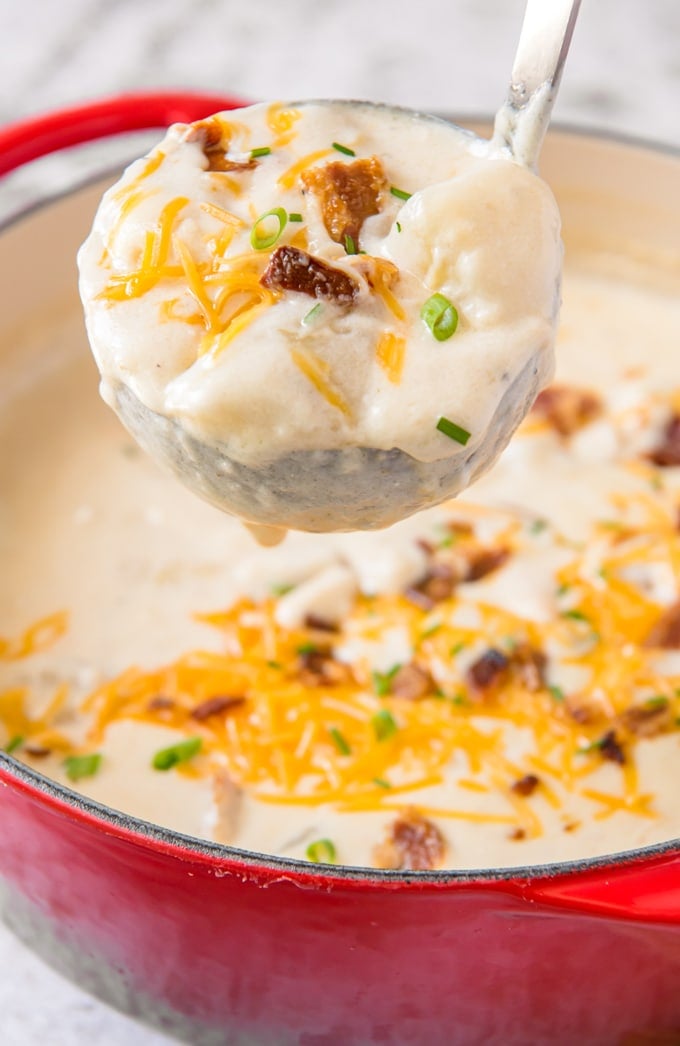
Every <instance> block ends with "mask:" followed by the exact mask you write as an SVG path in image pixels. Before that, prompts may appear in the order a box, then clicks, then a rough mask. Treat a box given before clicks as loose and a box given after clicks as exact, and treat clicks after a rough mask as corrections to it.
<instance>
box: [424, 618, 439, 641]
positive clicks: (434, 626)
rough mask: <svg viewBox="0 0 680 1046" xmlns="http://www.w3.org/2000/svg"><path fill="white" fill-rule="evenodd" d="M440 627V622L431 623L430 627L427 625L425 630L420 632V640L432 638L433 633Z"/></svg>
mask: <svg viewBox="0 0 680 1046" xmlns="http://www.w3.org/2000/svg"><path fill="white" fill-rule="evenodd" d="M441 627H442V623H441V621H433V622H432V624H431V625H428V626H427V627H426V628H424V629H423V630H422V632H421V633H420V638H421V639H427V638H428V636H433V635H434V634H435V632H438V631H439V629H440V628H441Z"/></svg>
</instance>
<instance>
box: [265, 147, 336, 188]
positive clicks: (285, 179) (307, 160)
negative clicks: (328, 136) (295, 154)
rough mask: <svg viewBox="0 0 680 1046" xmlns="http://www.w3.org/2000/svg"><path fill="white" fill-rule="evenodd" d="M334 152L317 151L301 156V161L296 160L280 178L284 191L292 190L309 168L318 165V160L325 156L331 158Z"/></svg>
mask: <svg viewBox="0 0 680 1046" xmlns="http://www.w3.org/2000/svg"><path fill="white" fill-rule="evenodd" d="M332 152H333V150H332V149H315V150H314V152H311V153H307V155H306V156H301V157H300V159H299V160H296V161H295V163H294V164H292V165H291V166H290V167H289V168H288V170H287V171H284V172H283V174H282V175H280V176H279V179H278V182H279V185H280V186H281V188H282V189H292V188H293V186H294V185H295V183H296V182H297V180H298V178H299V177H300V175H301V174H302V172H303V171H305V170H306V169H307V168H308V167H311V166H312V164H314V163H316V162H317V160H322V159H323V158H324V156H329V155H330V154H331V153H332Z"/></svg>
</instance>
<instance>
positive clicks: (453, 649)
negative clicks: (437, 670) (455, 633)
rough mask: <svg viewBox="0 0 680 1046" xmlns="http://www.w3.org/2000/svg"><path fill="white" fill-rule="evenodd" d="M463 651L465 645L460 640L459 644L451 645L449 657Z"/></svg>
mask: <svg viewBox="0 0 680 1046" xmlns="http://www.w3.org/2000/svg"><path fill="white" fill-rule="evenodd" d="M464 649H465V643H464V642H463V641H462V639H461V641H460V642H459V643H454V644H453V646H452V647H451V649H450V650H449V657H455V656H456V654H460V652H461V650H464Z"/></svg>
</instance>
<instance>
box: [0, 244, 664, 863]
mask: <svg viewBox="0 0 680 1046" xmlns="http://www.w3.org/2000/svg"><path fill="white" fill-rule="evenodd" d="M679 334H680V303H679V302H678V300H677V296H676V295H674V294H673V293H672V288H671V287H670V286H666V285H665V283H664V279H663V274H662V273H660V272H659V271H657V270H655V269H654V268H653V267H651V266H650V267H648V268H642V267H640V268H637V267H636V266H633V265H632V263H631V264H630V265H627V264H624V262H622V261H621V260H620V259H612V258H608V257H605V256H595V255H594V254H593V255H588V254H583V255H577V256H575V257H573V258H572V259H570V262H569V264H568V266H567V270H566V273H565V283H564V306H563V313H562V325H561V332H560V335H559V342H558V374H557V380H556V383H555V385H553V386H552V387H551V388H550V389H549V390H546V392H545V393H543V394H542V395H541V397H540V398H539V400H538V402H537V404H536V407H535V409H534V410H533V412H532V413H531V415H530V416H529V418H528V419H527V421H526V422H525V424H524V426H523V428H522V429H521V430H520V433H519V434H518V435H517V436H516V437H515V439H514V440H513V442H512V444H511V445H510V447H509V448H508V450H507V451H506V452H505V454H504V455H503V457H502V458H501V459H500V461H499V462H498V463H497V464H496V466H495V467H494V469H493V470H492V472H490V473H489V474H488V475H487V476H486V477H485V478H484V479H483V480H482V481H480V482H479V483H477V484H476V485H475V486H474V487H473V488H471V489H470V490H469V491H468V492H467V494H466V495H465V497H464V498H463V499H460V500H458V501H455V502H451V503H449V504H447V505H445V506H442V507H441V508H439V509H435V510H431V511H429V512H428V513H426V514H422V515H419V516H415V517H413V518H412V519H410V520H408V521H406V522H404V523H401V524H398V525H397V526H395V527H393V528H391V529H389V530H387V531H383V532H377V533H371V534H363V535H357V534H352V535H324V536H322V535H303V534H295V533H294V534H291V535H289V537H288V538H287V539H286V540H285V542H284V543H283V544H282V545H281V546H280V547H278V548H277V549H269V550H267V549H260V548H258V547H257V546H256V545H255V543H254V542H253V541H252V539H251V538H250V537H249V536H248V535H247V533H246V532H245V531H243V530H242V529H241V527H240V526H239V525H238V524H237V523H236V522H234V521H231V520H229V519H228V518H226V517H225V516H223V515H222V514H220V513H219V512H218V511H216V510H214V509H212V508H211V507H209V506H208V505H206V504H204V503H203V502H201V501H199V500H198V499H196V498H194V497H193V496H192V495H190V494H189V493H187V492H186V491H184V490H183V489H182V488H181V487H179V486H178V485H177V483H176V482H175V481H174V480H173V479H172V478H169V477H167V476H166V475H164V474H162V473H161V472H160V471H158V470H157V468H156V467H155V465H154V464H153V463H152V462H151V461H150V460H148V459H147V458H146V457H145V456H144V455H143V454H142V452H140V451H139V450H138V449H137V448H136V447H135V445H133V444H132V442H131V440H130V438H129V437H128V436H127V435H126V433H125V432H124V430H123V429H122V427H121V426H120V425H119V423H118V422H117V420H116V419H115V417H114V416H113V415H112V414H110V412H109V411H108V410H107V409H106V407H105V406H104V405H103V404H101V402H100V400H99V397H98V393H97V374H96V371H95V368H94V365H93V364H92V363H91V360H90V357H89V351H88V349H87V346H86V342H85V336H84V333H83V331H82V323H81V318H80V315H79V310H78V306H77V303H76V302H75V301H74V302H73V303H67V304H66V305H65V306H64V312H63V315H62V316H61V317H56V319H55V318H54V317H52V319H51V323H50V324H49V326H48V325H47V324H44V325H40V324H36V325H34V327H33V328H32V329H29V330H28V331H24V334H23V336H22V338H21V339H18V340H17V342H16V345H15V346H13V347H12V348H11V350H10V352H9V354H8V357H7V363H6V365H5V371H4V380H3V388H4V392H3V396H4V405H3V410H2V416H1V419H0V427H1V430H2V441H3V447H7V448H9V453H7V454H5V455H3V459H2V461H1V462H0V489H2V492H3V502H2V520H1V529H0V562H1V564H2V572H3V579H4V591H5V598H4V599H3V603H2V607H0V635H1V636H3V637H4V639H3V640H2V642H1V643H0V743H2V744H4V747H5V748H6V749H8V748H9V749H11V750H12V752H13V754H14V755H15V756H16V757H17V758H19V759H22V760H24V761H25V762H27V763H29V764H30V765H31V766H33V767H35V768H36V769H38V770H40V771H41V772H43V773H45V774H47V775H48V776H51V777H54V778H55V779H57V780H59V781H62V782H65V783H67V784H70V785H71V786H72V787H75V788H76V789H78V790H80V791H82V792H83V793H85V794H87V795H90V796H92V797H94V798H96V799H97V800H100V801H102V802H104V803H108V804H110V805H112V806H114V807H116V808H118V809H121V810H125V811H127V812H129V813H132V814H135V815H137V816H139V817H141V818H144V819H147V820H150V821H153V822H157V823H159V824H164V825H169V826H171V827H173V828H176V829H178V830H180V831H182V832H185V833H189V834H192V835H197V836H203V837H206V838H211V839H216V840H219V841H223V842H228V843H233V844H235V845H237V846H239V847H243V848H246V849H249V850H255V851H261V852H265V853H276V854H282V855H285V856H290V857H303V858H304V857H305V856H306V857H308V858H309V859H310V860H318V861H338V862H342V863H346V864H354V865H379V866H387V867H441V866H444V867H455V868H471V867H474V868H484V867H494V866H497V867H501V866H512V865H520V864H531V863H543V862H549V861H557V860H562V859H568V858H578V857H584V856H589V855H595V854H603V853H608V852H616V851H620V850H626V849H629V848H633V847H637V846H641V845H645V844H649V843H652V842H656V841H660V840H664V839H670V838H673V837H676V836H678V835H680V802H679V801H678V795H679V794H680V790H679V787H678V786H679V785H680V770H679V767H680V758H679V757H680V727H679V724H680V698H679V696H678V695H679V694H680V603H679V602H678V581H679V578H680V528H679V519H678V517H679V510H680V380H679V379H680V374H679V372H678V368H677V345H678V336H679ZM65 404H68V405H71V408H73V407H74V406H75V405H77V409H68V410H65V409H64V405H65Z"/></svg>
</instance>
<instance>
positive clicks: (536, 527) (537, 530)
mask: <svg viewBox="0 0 680 1046" xmlns="http://www.w3.org/2000/svg"><path fill="white" fill-rule="evenodd" d="M547 526H548V521H547V519H535V520H534V521H533V522H532V523H531V525H530V527H529V533H530V534H542V533H543V531H544V530H546V529H547Z"/></svg>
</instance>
